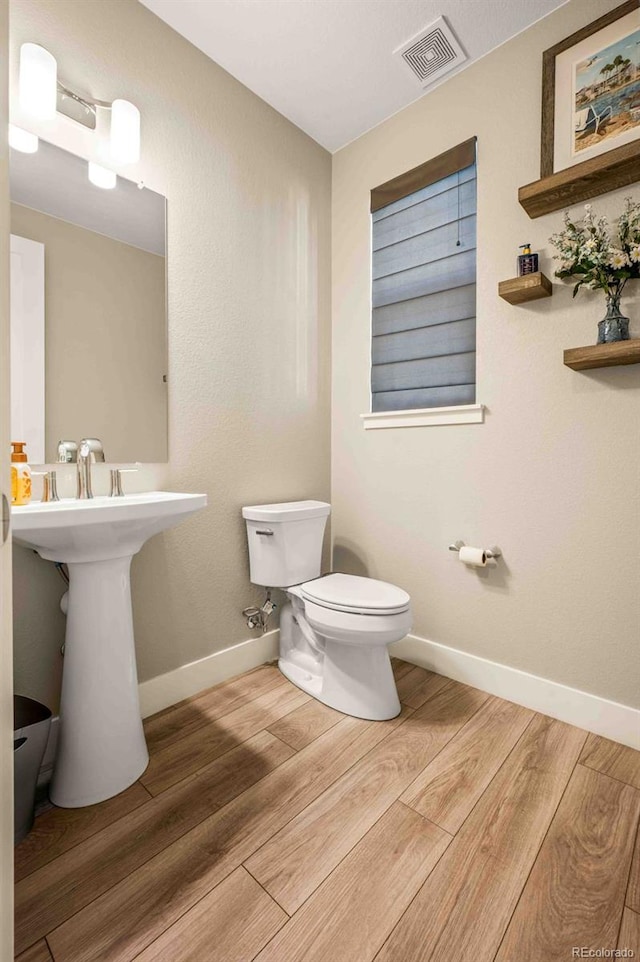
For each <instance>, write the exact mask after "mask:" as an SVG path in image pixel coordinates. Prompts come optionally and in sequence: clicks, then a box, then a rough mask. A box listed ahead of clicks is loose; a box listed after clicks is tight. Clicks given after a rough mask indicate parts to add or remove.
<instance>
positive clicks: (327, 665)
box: [278, 640, 401, 721]
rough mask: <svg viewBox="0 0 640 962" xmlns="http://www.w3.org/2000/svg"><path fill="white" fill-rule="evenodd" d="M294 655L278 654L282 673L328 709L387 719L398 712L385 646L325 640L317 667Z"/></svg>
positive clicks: (398, 706) (373, 719)
mask: <svg viewBox="0 0 640 962" xmlns="http://www.w3.org/2000/svg"><path fill="white" fill-rule="evenodd" d="M291 655H293V657H291ZM293 658H295V653H291V654H289V656H287V655H282V656H281V657H280V659H279V660H278V667H279V668H280V671H281V672H282V674H283V675H284V676H285V677H286V678H288V679H289V681H291V682H293V684H294V685H296V687H297V688H300V689H302V691H305V692H307V694H308V695H311V696H312V697H313V698H317V700H318V701H321V702H323V704H325V705H328V706H329V707H330V708H335V709H336V710H337V711H340V712H343V714H345V715H353V716H354V717H355V718H365V719H367V720H368V721H386V720H387V719H389V718H395V717H396V716H397V715H399V714H400V711H401V705H400V699H399V698H398V692H397V690H396V684H395V680H394V677H393V671H392V669H391V661H390V659H389V652H388V650H387V647H386V645H382V646H379V647H375V648H362V647H359V646H356V645H344V644H337V643H335V642H332V641H329V640H326V642H325V655H324V658H323V660H322V664H321V667H320V670H318V668H316V667H315V666H314V665H312V664H309V665H306V664H305V665H303V664H297V663H296V661H294V660H293ZM314 668H315V670H314Z"/></svg>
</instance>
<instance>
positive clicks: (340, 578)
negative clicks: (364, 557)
mask: <svg viewBox="0 0 640 962" xmlns="http://www.w3.org/2000/svg"><path fill="white" fill-rule="evenodd" d="M301 588H302V594H303V596H304V597H305V598H308V599H309V601H314V602H315V603H316V604H318V605H324V607H325V608H333V609H335V610H337V611H351V612H354V613H360V614H369V615H374V614H376V615H388V614H395V613H396V612H400V611H406V610H407V608H408V607H409V603H410V601H411V598H410V597H409V595H408V594H407V592H406V591H403V590H402V588H397V587H396V586H395V585H390V584H388V583H387V582H386V581H376V580H375V579H374V578H358V577H357V576H356V575H341V574H335V575H326V576H325V577H324V578H316V579H314V580H313V581H307V582H306V583H305V584H303V585H301Z"/></svg>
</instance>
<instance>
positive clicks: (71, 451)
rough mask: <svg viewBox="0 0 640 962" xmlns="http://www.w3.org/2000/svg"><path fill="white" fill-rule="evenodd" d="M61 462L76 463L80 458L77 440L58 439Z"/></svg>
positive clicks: (59, 459)
mask: <svg viewBox="0 0 640 962" xmlns="http://www.w3.org/2000/svg"><path fill="white" fill-rule="evenodd" d="M57 460H58V462H59V463H60V464H75V463H76V461H77V460H78V445H77V444H76V442H75V441H58V457H57Z"/></svg>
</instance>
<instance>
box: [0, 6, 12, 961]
mask: <svg viewBox="0 0 640 962" xmlns="http://www.w3.org/2000/svg"><path fill="white" fill-rule="evenodd" d="M8 15H9V5H8V3H7V2H6V0H0V63H1V64H3V65H4V64H5V63H6V59H7V50H8V30H9V17H8ZM8 114H9V111H8V103H7V71H6V69H5V68H4V66H3V67H2V69H0V129H2V130H6V129H7V121H8ZM8 161H9V157H8V145H7V140H6V138H5V137H2V138H0V225H2V229H1V230H0V450H2V451H5V452H6V451H7V450H8V447H7V445H8V442H9V164H8ZM0 491H2V493H4V494H6V493H7V492H8V491H9V463H8V460H7V458H6V457H3V458H0ZM0 958H1V959H11V958H13V685H12V641H11V543H10V541H7V542H6V544H5V545H2V544H0Z"/></svg>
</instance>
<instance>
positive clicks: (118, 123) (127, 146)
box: [110, 100, 140, 164]
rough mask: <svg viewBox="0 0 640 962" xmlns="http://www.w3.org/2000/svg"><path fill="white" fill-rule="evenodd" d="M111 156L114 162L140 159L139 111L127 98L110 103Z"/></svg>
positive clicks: (133, 161) (131, 161)
mask: <svg viewBox="0 0 640 962" xmlns="http://www.w3.org/2000/svg"><path fill="white" fill-rule="evenodd" d="M110 147H111V157H112V159H113V160H114V161H115V163H116V164H135V163H136V161H138V160H140V111H139V110H138V108H137V107H135V106H134V105H133V104H131V103H129V101H128V100H114V101H113V104H112V105H111V141H110Z"/></svg>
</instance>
